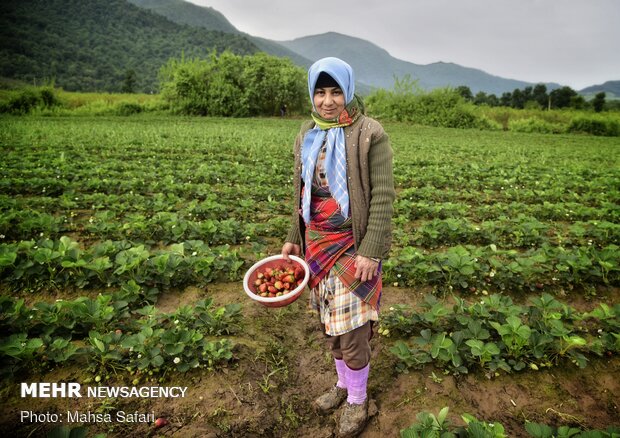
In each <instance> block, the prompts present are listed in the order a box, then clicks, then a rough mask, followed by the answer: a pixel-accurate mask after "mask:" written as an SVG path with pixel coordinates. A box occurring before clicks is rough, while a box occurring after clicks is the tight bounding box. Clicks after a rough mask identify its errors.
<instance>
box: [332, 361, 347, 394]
mask: <svg viewBox="0 0 620 438" xmlns="http://www.w3.org/2000/svg"><path fill="white" fill-rule="evenodd" d="M334 361H335V362H336V372H337V373H338V383H336V386H337V387H338V388H345V389H346V388H347V374H346V372H347V366H346V364H345V363H344V360H342V359H334Z"/></svg>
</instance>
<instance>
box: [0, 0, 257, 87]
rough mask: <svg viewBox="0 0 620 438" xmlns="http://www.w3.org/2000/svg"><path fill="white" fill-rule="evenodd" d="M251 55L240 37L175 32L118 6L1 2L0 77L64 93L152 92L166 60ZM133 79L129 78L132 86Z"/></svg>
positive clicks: (105, 1)
mask: <svg viewBox="0 0 620 438" xmlns="http://www.w3.org/2000/svg"><path fill="white" fill-rule="evenodd" d="M213 49H215V50H217V51H218V52H221V51H223V50H225V49H230V50H231V51H232V52H234V53H237V54H249V53H255V52H256V51H257V50H258V49H257V47H256V46H255V45H254V44H253V43H252V42H250V41H249V40H248V39H247V38H245V37H244V36H241V35H233V34H227V33H223V32H219V31H208V30H205V29H203V28H199V27H190V26H184V25H179V24H176V23H173V22H172V21H169V20H168V19H166V18H164V17H162V16H160V15H157V14H155V13H153V12H150V11H148V10H145V9H142V8H139V7H137V6H135V5H132V4H130V3H128V2H126V1H123V0H45V1H41V0H18V1H3V2H1V3H0V76H4V77H9V78H14V79H21V80H24V81H27V82H30V83H33V82H36V83H37V84H40V83H41V82H43V81H50V80H54V81H55V84H56V86H60V87H63V88H64V89H66V90H92V91H121V90H122V89H123V85H127V83H128V81H127V80H126V79H127V76H129V77H130V81H129V84H130V85H133V90H132V91H144V92H151V91H153V92H155V91H157V74H158V71H159V68H160V67H161V66H162V65H163V64H164V63H166V61H167V60H168V59H170V58H172V57H181V56H182V55H183V54H184V55H185V56H186V57H192V56H197V55H204V54H206V53H209V52H210V51H212V50H213ZM132 77H133V79H131V78H132Z"/></svg>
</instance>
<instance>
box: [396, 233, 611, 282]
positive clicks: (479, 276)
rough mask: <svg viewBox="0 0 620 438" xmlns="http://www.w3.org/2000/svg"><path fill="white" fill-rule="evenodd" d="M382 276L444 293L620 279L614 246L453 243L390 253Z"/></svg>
mask: <svg viewBox="0 0 620 438" xmlns="http://www.w3.org/2000/svg"><path fill="white" fill-rule="evenodd" d="M384 268H385V272H386V278H387V279H388V281H395V282H398V284H405V285H408V286H422V285H428V284H430V285H433V286H435V287H439V288H440V289H443V290H444V291H447V290H455V289H459V290H464V289H469V290H470V291H471V292H476V291H477V290H481V291H482V290H486V289H491V290H502V291H503V290H511V291H522V290H524V289H530V290H535V289H542V288H544V287H548V286H551V287H567V288H572V287H574V286H580V287H583V288H586V289H591V288H592V287H593V286H594V285H596V284H605V285H617V284H618V283H619V282H620V247H618V246H616V245H609V246H606V247H604V248H602V249H597V248H594V247H592V246H584V247H573V248H563V247H561V246H551V245H547V244H543V245H542V246H541V247H540V248H535V249H530V250H527V251H523V252H519V251H516V250H514V249H498V248H497V247H496V246H495V245H493V244H492V245H489V246H485V247H477V246H471V245H467V246H460V245H459V246H455V247H450V248H447V249H446V250H445V251H442V252H431V253H427V252H424V251H422V250H420V249H418V248H415V247H406V248H403V249H402V250H400V251H398V252H396V253H395V254H394V255H393V256H392V257H391V258H390V259H389V260H387V261H386V262H385V264H384Z"/></svg>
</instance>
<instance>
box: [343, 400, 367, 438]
mask: <svg viewBox="0 0 620 438" xmlns="http://www.w3.org/2000/svg"><path fill="white" fill-rule="evenodd" d="M366 420H368V400H364V403H362V404H361V405H359V404H354V403H348V402H347V404H346V405H345V406H344V410H343V411H342V415H341V416H340V423H339V424H338V438H350V437H354V436H357V435H358V434H359V433H361V432H362V431H363V430H364V427H365V426H366Z"/></svg>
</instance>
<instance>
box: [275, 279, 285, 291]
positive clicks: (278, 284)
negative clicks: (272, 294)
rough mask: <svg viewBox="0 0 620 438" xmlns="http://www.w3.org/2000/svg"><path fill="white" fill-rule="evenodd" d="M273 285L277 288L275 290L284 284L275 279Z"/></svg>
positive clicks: (280, 288) (281, 287)
mask: <svg viewBox="0 0 620 438" xmlns="http://www.w3.org/2000/svg"><path fill="white" fill-rule="evenodd" d="M273 286H274V287H275V288H276V289H277V290H282V289H283V288H284V284H282V282H281V281H280V280H278V281H276V282H275V283H274V284H273Z"/></svg>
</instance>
